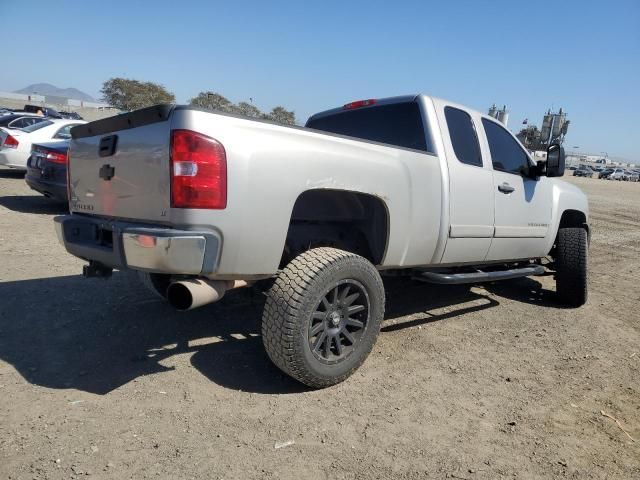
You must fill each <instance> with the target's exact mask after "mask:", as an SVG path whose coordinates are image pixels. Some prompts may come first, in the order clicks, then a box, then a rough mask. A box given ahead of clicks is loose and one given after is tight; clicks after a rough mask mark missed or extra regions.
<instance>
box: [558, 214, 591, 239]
mask: <svg viewBox="0 0 640 480" xmlns="http://www.w3.org/2000/svg"><path fill="white" fill-rule="evenodd" d="M561 228H584V229H585V230H586V231H587V238H588V241H589V243H591V229H590V228H589V224H588V223H587V216H586V215H585V214H584V212H581V211H580V210H565V211H564V212H562V216H561V217H560V224H559V225H558V230H560V229H561ZM557 241H558V239H557V237H556V243H557Z"/></svg>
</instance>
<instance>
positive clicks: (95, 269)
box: [82, 261, 113, 280]
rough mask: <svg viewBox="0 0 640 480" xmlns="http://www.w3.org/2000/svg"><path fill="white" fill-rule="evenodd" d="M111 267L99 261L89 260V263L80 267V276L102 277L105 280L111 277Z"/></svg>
mask: <svg viewBox="0 0 640 480" xmlns="http://www.w3.org/2000/svg"><path fill="white" fill-rule="evenodd" d="M112 273H113V268H111V267H107V266H105V265H103V264H101V263H100V262H94V261H90V262H89V265H84V266H83V267H82V276H83V277H84V278H93V277H96V278H104V279H105V280H106V279H107V278H109V277H111V274H112Z"/></svg>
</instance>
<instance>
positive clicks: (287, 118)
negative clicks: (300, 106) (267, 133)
mask: <svg viewBox="0 0 640 480" xmlns="http://www.w3.org/2000/svg"><path fill="white" fill-rule="evenodd" d="M264 118H266V119H267V120H271V121H273V122H277V123H282V124H283V125H295V124H296V115H295V113H294V112H293V111H291V110H287V109H286V108H284V107H279V106H278V107H274V108H273V110H271V112H269V113H268V114H267V115H265V116H264Z"/></svg>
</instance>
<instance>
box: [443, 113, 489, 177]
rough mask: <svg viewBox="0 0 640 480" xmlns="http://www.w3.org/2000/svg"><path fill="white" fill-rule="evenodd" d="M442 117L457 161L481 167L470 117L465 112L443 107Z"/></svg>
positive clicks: (476, 137) (478, 147) (478, 148)
mask: <svg viewBox="0 0 640 480" xmlns="http://www.w3.org/2000/svg"><path fill="white" fill-rule="evenodd" d="M444 116H445V118H446V120H447V127H448V128H449V136H450V137H451V145H453V151H454V152H455V154H456V157H458V160H460V161H461V162H462V163H466V164H467V165H475V166H476V167H481V166H482V156H481V155H480V145H479V144H478V136H477V135H476V129H475V128H474V127H473V122H472V120H471V116H470V115H469V114H468V113H467V112H465V111H463V110H460V109H458V108H453V107H445V109H444Z"/></svg>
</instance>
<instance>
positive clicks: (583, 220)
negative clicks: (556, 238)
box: [559, 210, 587, 228]
mask: <svg viewBox="0 0 640 480" xmlns="http://www.w3.org/2000/svg"><path fill="white" fill-rule="evenodd" d="M586 226H587V216H586V215H585V214H584V212H581V211H579V210H565V211H564V212H562V217H560V226H559V228H571V227H582V228H586Z"/></svg>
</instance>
